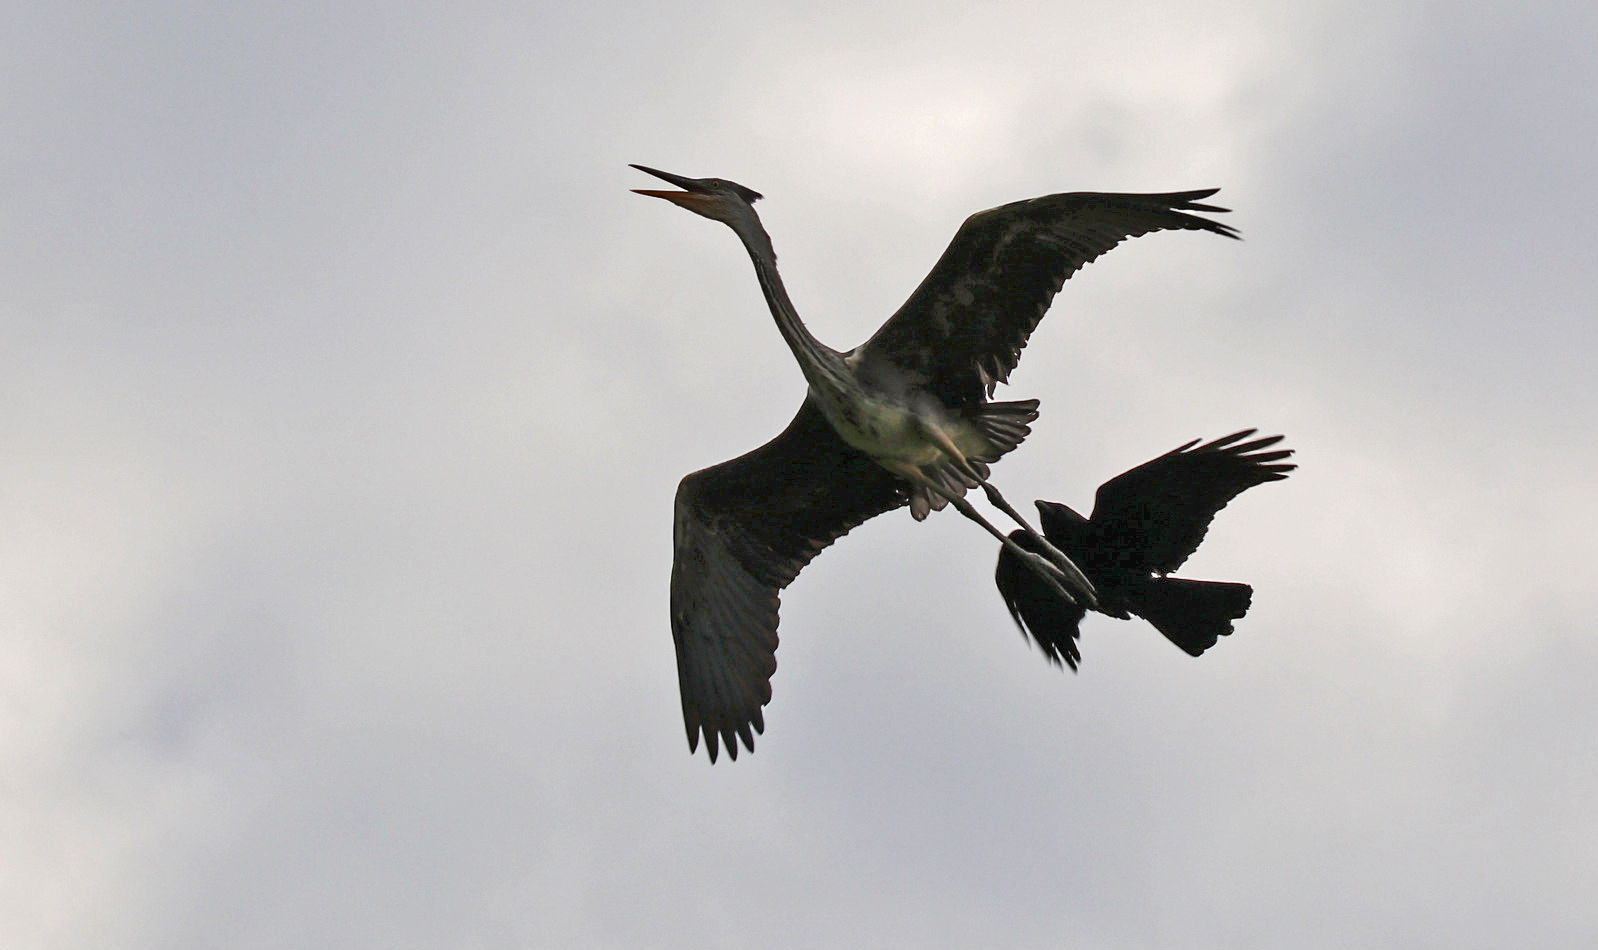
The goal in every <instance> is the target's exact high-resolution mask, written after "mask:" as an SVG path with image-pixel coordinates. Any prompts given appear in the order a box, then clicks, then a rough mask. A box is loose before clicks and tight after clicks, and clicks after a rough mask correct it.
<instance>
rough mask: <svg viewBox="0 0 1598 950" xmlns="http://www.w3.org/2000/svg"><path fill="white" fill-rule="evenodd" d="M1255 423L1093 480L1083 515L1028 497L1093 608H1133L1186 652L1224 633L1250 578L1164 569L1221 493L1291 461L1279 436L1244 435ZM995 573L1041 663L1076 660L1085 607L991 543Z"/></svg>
mask: <svg viewBox="0 0 1598 950" xmlns="http://www.w3.org/2000/svg"><path fill="white" fill-rule="evenodd" d="M1254 431H1255V430H1253V429H1244V430H1243V431H1242V432H1234V433H1232V434H1231V435H1229V436H1226V437H1224V438H1220V439H1216V440H1215V441H1213V442H1207V443H1205V444H1204V445H1199V444H1198V443H1199V440H1198V439H1194V440H1193V441H1192V442H1189V443H1187V444H1186V445H1181V446H1177V447H1176V448H1174V449H1172V450H1171V451H1169V452H1167V453H1165V454H1164V455H1162V456H1160V457H1159V458H1156V459H1151V460H1150V461H1147V462H1144V463H1143V464H1142V465H1139V466H1137V467H1136V468H1134V469H1131V470H1130V471H1126V472H1122V473H1121V474H1120V475H1117V476H1115V477H1114V478H1112V479H1110V480H1109V481H1107V482H1105V483H1104V484H1103V485H1100V486H1099V490H1098V492H1097V493H1096V494H1095V496H1094V499H1093V514H1092V516H1091V517H1088V518H1084V517H1082V516H1081V515H1079V514H1077V513H1076V512H1074V511H1072V510H1071V509H1070V508H1067V507H1066V506H1065V505H1061V504H1058V503H1056V502H1052V501H1039V502H1038V503H1037V506H1038V517H1039V521H1040V523H1041V524H1042V525H1043V534H1044V536H1045V537H1047V538H1048V539H1049V540H1050V541H1051V542H1053V543H1054V544H1055V545H1057V546H1058V547H1059V548H1060V550H1062V551H1064V552H1065V553H1066V554H1067V555H1068V556H1070V557H1071V558H1072V559H1073V560H1075V561H1076V562H1077V563H1078V564H1080V565H1081V566H1082V569H1083V570H1084V571H1085V572H1087V575H1088V578H1089V579H1091V580H1092V581H1093V585H1094V588H1095V589H1096V590H1097V591H1098V595H1099V597H1098V603H1097V604H1096V605H1095V606H1094V607H1093V609H1094V610H1096V611H1098V612H1099V613H1102V614H1107V615H1108V616H1111V617H1118V618H1120V619H1122V620H1130V619H1131V617H1132V615H1133V614H1136V615H1137V616H1139V617H1142V618H1143V619H1144V620H1147V621H1148V622H1149V623H1151V624H1153V625H1154V629H1156V630H1158V631H1160V633H1163V634H1164V635H1165V638H1166V639H1167V640H1170V641H1171V642H1172V643H1174V644H1176V645H1177V646H1179V647H1181V648H1182V649H1183V650H1185V651H1186V652H1187V653H1188V654H1189V655H1191V656H1199V655H1200V654H1202V653H1203V652H1204V651H1205V650H1208V649H1209V648H1210V647H1212V646H1214V645H1215V641H1216V639H1217V638H1219V637H1224V636H1226V635H1227V634H1229V633H1231V632H1232V621H1233V620H1237V619H1239V618H1241V617H1242V616H1243V615H1244V614H1246V613H1248V608H1249V604H1250V602H1251V601H1252V600H1253V597H1254V589H1253V588H1252V587H1249V586H1248V585H1247V584H1233V583H1228V582H1226V581H1195V580H1187V579H1185V578H1181V577H1167V576H1166V575H1167V574H1169V573H1170V572H1171V571H1174V570H1176V569H1177V568H1179V567H1181V566H1182V562H1183V561H1186V560H1187V559H1188V557H1189V556H1190V555H1192V553H1193V552H1194V551H1196V550H1198V546H1199V543H1200V542H1201V541H1203V540H1204V534H1205V532H1206V531H1208V530H1209V526H1210V522H1211V521H1213V520H1214V519H1215V514H1216V512H1218V511H1220V510H1221V509H1222V508H1224V507H1226V504H1227V502H1229V501H1231V500H1232V499H1233V498H1236V497H1237V496H1238V495H1240V494H1242V493H1243V492H1245V491H1247V490H1248V489H1250V488H1253V487H1254V486H1255V485H1261V484H1264V483H1265V482H1274V481H1280V480H1281V479H1284V478H1286V477H1287V473H1288V472H1291V471H1292V470H1293V469H1295V468H1297V467H1298V466H1297V465H1294V464H1293V463H1291V462H1284V461H1283V459H1286V458H1287V457H1288V456H1290V455H1292V454H1293V450H1292V449H1273V448H1272V446H1275V445H1276V444H1277V443H1278V442H1280V441H1282V437H1281V436H1279V435H1273V436H1267V437H1265V438H1262V439H1253V440H1252V441H1247V442H1245V441H1243V440H1244V439H1248V438H1249V437H1250V436H1252V435H1253V434H1254ZM1194 446H1198V447H1197V448H1194ZM1267 450H1269V451H1267ZM1010 538H1011V540H1013V541H1014V542H1015V543H1016V544H1018V545H1019V546H1020V547H1022V548H1030V547H1032V546H1033V545H1035V544H1036V542H1035V541H1034V540H1033V539H1032V537H1031V536H1030V535H1028V534H1026V533H1025V532H1022V531H1016V532H1014V533H1013V534H1011V535H1010ZM994 580H995V581H996V582H997V584H998V586H999V595H1000V596H1001V597H1003V598H1004V604H1005V606H1006V607H1008V608H1010V616H1011V617H1012V618H1013V619H1014V620H1015V625H1016V626H1017V627H1019V628H1021V633H1022V635H1023V636H1027V637H1030V638H1031V639H1032V641H1033V642H1035V643H1036V644H1037V645H1038V647H1039V648H1040V649H1042V650H1043V655H1044V656H1045V657H1047V658H1048V660H1049V662H1051V663H1053V664H1055V665H1056V666H1058V665H1060V663H1061V662H1062V661H1064V663H1065V664H1066V665H1067V666H1069V667H1071V669H1073V670H1074V669H1076V664H1077V662H1078V661H1080V660H1081V659H1082V655H1081V654H1080V653H1079V652H1077V646H1076V638H1077V631H1078V628H1077V625H1078V624H1079V623H1081V621H1082V618H1083V616H1085V615H1086V613H1087V609H1086V608H1085V607H1083V606H1082V605H1081V604H1076V603H1072V602H1070V601H1068V600H1066V599H1064V598H1062V597H1060V596H1059V594H1058V593H1057V592H1055V591H1054V589H1053V588H1051V587H1049V586H1048V585H1046V584H1040V583H1038V582H1037V579H1036V578H1034V577H1033V576H1032V574H1031V572H1030V571H1028V570H1027V568H1026V566H1025V565H1024V564H1023V563H1022V562H1021V561H1020V560H1019V559H1017V558H1015V557H1014V556H1012V555H1011V554H1010V552H1009V550H1007V549H1000V551H999V566H998V568H997V569H996V570H995V571H994Z"/></svg>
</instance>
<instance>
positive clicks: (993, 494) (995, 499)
mask: <svg viewBox="0 0 1598 950" xmlns="http://www.w3.org/2000/svg"><path fill="white" fill-rule="evenodd" d="M977 484H979V485H981V486H982V491H983V492H985V493H986V494H987V496H988V502H989V504H991V505H993V507H995V508H997V509H999V510H1000V511H1002V512H1004V513H1005V514H1007V515H1009V516H1010V518H1011V519H1012V520H1014V521H1015V523H1016V524H1018V525H1020V526H1021V527H1022V529H1024V530H1025V531H1026V533H1027V534H1030V535H1032V536H1033V537H1039V536H1040V535H1039V533H1038V532H1037V531H1036V530H1035V529H1034V528H1033V527H1032V526H1031V525H1030V524H1027V520H1026V519H1025V518H1023V517H1021V513H1020V512H1019V511H1016V510H1015V509H1014V508H1012V507H1010V503H1009V502H1007V501H1005V500H1004V496H1003V495H1001V494H999V490H998V489H997V488H994V487H993V485H992V483H990V482H988V481H987V480H986V479H981V478H979V479H977ZM1045 540H1047V539H1045Z"/></svg>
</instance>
